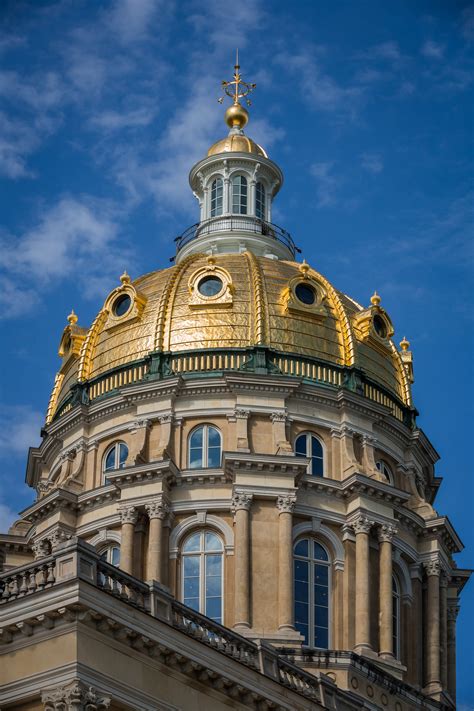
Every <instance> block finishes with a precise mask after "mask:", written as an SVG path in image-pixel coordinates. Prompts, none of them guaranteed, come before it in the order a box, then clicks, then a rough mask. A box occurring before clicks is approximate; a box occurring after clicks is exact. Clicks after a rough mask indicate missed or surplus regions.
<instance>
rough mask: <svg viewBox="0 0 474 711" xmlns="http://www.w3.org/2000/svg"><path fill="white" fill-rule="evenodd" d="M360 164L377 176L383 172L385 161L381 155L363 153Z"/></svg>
mask: <svg viewBox="0 0 474 711" xmlns="http://www.w3.org/2000/svg"><path fill="white" fill-rule="evenodd" d="M360 164H361V166H362V168H363V169H364V170H366V171H368V172H369V173H374V174H377V173H381V172H382V170H383V160H382V156H381V155H380V154H379V153H362V155H361V157H360Z"/></svg>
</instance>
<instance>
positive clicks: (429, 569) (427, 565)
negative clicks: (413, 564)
mask: <svg viewBox="0 0 474 711" xmlns="http://www.w3.org/2000/svg"><path fill="white" fill-rule="evenodd" d="M423 567H424V569H425V573H426V575H428V576H429V575H439V574H440V573H441V567H440V564H439V561H438V560H427V561H425V562H424V563H423Z"/></svg>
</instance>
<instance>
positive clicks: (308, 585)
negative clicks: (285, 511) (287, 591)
mask: <svg viewBox="0 0 474 711" xmlns="http://www.w3.org/2000/svg"><path fill="white" fill-rule="evenodd" d="M294 555H295V557H294V590H295V627H296V629H297V630H298V632H300V633H301V634H302V635H303V637H304V640H305V641H304V644H306V645H308V646H309V647H320V648H322V649H327V648H328V647H329V591H330V582H331V581H330V570H329V568H330V562H329V555H328V553H327V551H326V549H325V548H323V546H322V545H321V544H320V543H318V542H317V541H315V540H313V539H312V538H303V539H302V540H300V541H298V542H297V543H296V544H295V548H294Z"/></svg>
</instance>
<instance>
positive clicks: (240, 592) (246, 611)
mask: <svg viewBox="0 0 474 711" xmlns="http://www.w3.org/2000/svg"><path fill="white" fill-rule="evenodd" d="M249 528H250V527H249V511H248V510H247V509H244V508H242V509H237V511H236V512H235V553H234V565H235V624H236V625H240V626H244V627H250V565H249V558H250V556H249V551H250V536H249Z"/></svg>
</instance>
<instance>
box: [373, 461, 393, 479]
mask: <svg viewBox="0 0 474 711" xmlns="http://www.w3.org/2000/svg"><path fill="white" fill-rule="evenodd" d="M375 464H376V467H377V469H378V470H379V472H380V473H381V474H382V476H383V477H384V479H386V480H387V483H388V484H393V474H392V470H391V469H390V467H389V466H388V464H385V462H384V461H383V460H380V461H379V462H375Z"/></svg>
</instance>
